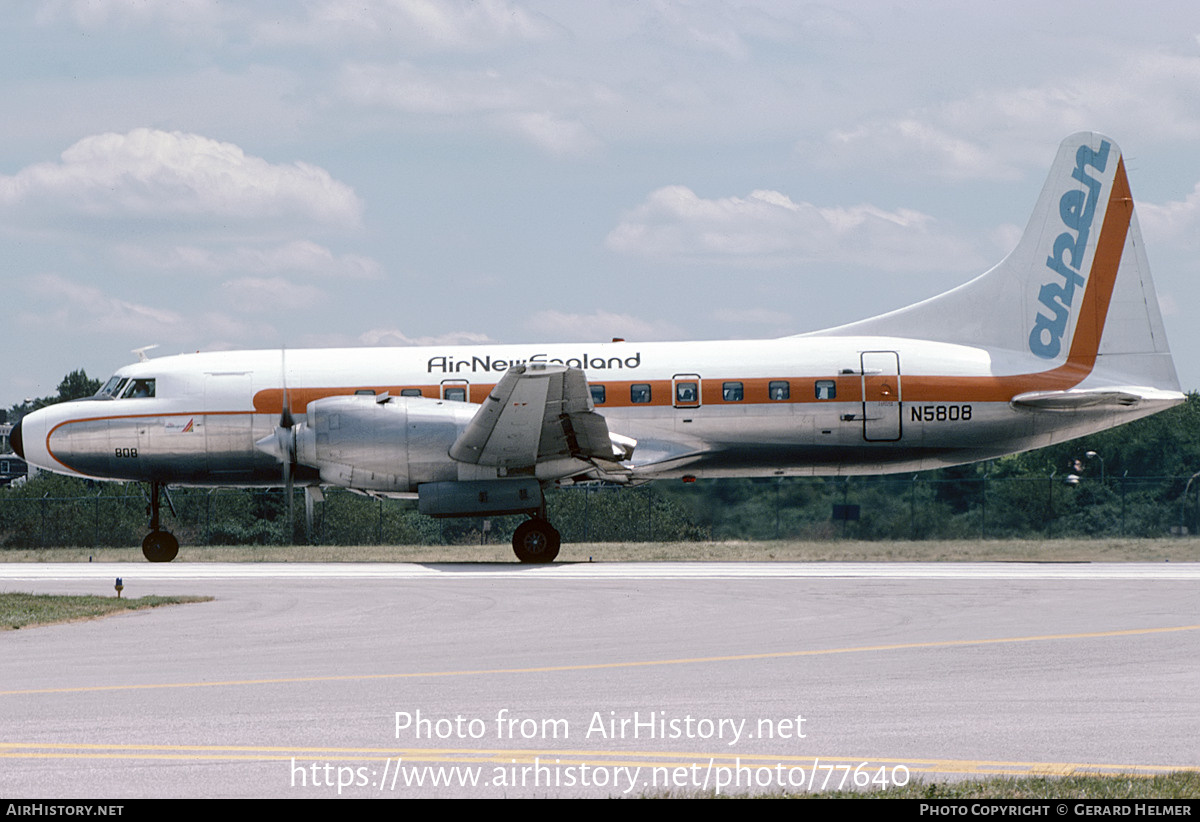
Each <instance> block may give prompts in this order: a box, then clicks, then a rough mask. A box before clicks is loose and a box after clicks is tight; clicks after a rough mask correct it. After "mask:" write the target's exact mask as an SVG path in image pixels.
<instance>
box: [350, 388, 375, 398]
mask: <svg viewBox="0 0 1200 822" xmlns="http://www.w3.org/2000/svg"><path fill="white" fill-rule="evenodd" d="M354 396H356V397H373V396H375V391H374V390H372V389H370V388H360V389H358V390H357V391H355V392H354Z"/></svg>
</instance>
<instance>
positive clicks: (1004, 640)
mask: <svg viewBox="0 0 1200 822" xmlns="http://www.w3.org/2000/svg"><path fill="white" fill-rule="evenodd" d="M1197 630H1200V625H1178V626H1173V627H1168V628H1132V629H1128V630H1123V631H1097V632H1094V633H1076V634H1045V635H1041V636H1021V637H999V638H996V639H951V640H943V641H940V642H905V643H898V644H894V645H859V646H855V647H851V648H819V649H814V650H809V651H775V652H771V653H762V654H731V655H727V656H699V657H684V658H680V659H650V660H643V661H631V662H595V663H588V664H582V665H547V666H540V667H532V668H479V669H471V670H463V671H424V672H412V673H400V674H342V675H337V676H297V677H278V678H272V679H224V680H215V681H213V682H163V683H157V684H155V683H146V684H141V685H89V686H84V687H79V688H30V689H27V690H12V691H0V696H19V695H27V694H63V693H89V692H94V691H136V690H154V689H160V688H216V687H225V686H230V685H285V684H291V683H302V682H367V681H371V680H388V679H428V678H434V677H448V676H487V675H496V674H534V673H556V672H562V671H598V670H605V669H613V668H646V667H653V666H658V665H695V664H700V663H708V662H746V661H750V660H758V659H791V658H795V657H805V656H829V655H832V654H861V653H871V652H876V651H905V650H920V649H929V648H961V647H968V646H981V645H1005V644H1012V643H1019V642H1051V641H1054V640H1063V639H1104V638H1113V637H1123V636H1149V635H1152V634H1169V633H1179V632H1181V631H1197Z"/></svg>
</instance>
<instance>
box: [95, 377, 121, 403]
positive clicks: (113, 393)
mask: <svg viewBox="0 0 1200 822" xmlns="http://www.w3.org/2000/svg"><path fill="white" fill-rule="evenodd" d="M123 383H124V379H123V378H122V377H119V376H117V375H116V374H114V375H113V376H111V377H109V379H108V382H106V383H104V387H103V388H101V389H100V390H99V391H97V392H96V396H97V397H104V398H106V399H112V398H113V397H119V396H120V395H121V386H122V384H123Z"/></svg>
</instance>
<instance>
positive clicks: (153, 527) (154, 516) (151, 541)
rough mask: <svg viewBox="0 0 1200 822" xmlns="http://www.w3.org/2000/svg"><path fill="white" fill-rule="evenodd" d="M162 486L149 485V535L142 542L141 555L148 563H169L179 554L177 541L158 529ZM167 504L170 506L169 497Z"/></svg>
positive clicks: (172, 535) (154, 483)
mask: <svg viewBox="0 0 1200 822" xmlns="http://www.w3.org/2000/svg"><path fill="white" fill-rule="evenodd" d="M161 489H162V486H161V485H160V484H159V483H157V482H151V483H150V533H149V534H146V538H145V539H143V540H142V554H143V555H144V556H145V557H146V559H148V560H149V561H150V562H170V561H171V560H173V559H175V557H176V555H177V554H178V553H179V540H177V539H175V535H174V534H172V533H171V532H170V531H164V530H162V529H161V528H159V519H158V505H159V503H158V496H159V491H160V490H161ZM167 504H168V505H170V504H171V499H170V497H168V498H167Z"/></svg>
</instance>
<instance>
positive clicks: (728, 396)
mask: <svg viewBox="0 0 1200 822" xmlns="http://www.w3.org/2000/svg"><path fill="white" fill-rule="evenodd" d="M744 398H745V391H744V389H743V388H742V384H741V383H740V382H726V383H721V399H723V400H725V402H741V401H742V400H743V399H744Z"/></svg>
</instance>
